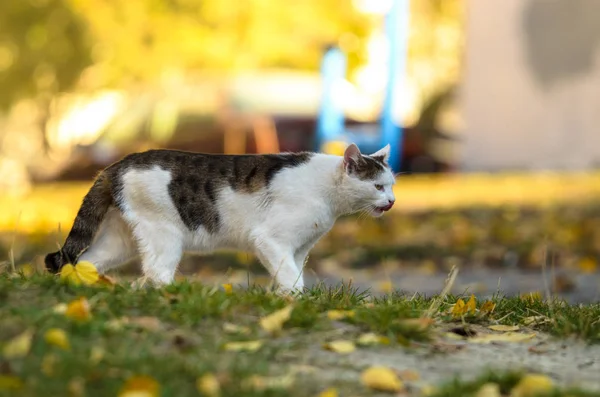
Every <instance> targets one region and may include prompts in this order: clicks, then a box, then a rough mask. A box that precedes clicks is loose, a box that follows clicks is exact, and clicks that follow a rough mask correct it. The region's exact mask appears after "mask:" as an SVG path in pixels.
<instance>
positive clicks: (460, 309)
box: [452, 299, 467, 317]
mask: <svg viewBox="0 0 600 397" xmlns="http://www.w3.org/2000/svg"><path fill="white" fill-rule="evenodd" d="M466 313H467V305H465V301H464V300H462V299H459V300H457V301H456V303H455V304H454V306H453V307H452V315H453V316H454V317H461V316H463V315H465V314H466Z"/></svg>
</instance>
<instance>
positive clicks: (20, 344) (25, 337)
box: [2, 329, 33, 359]
mask: <svg viewBox="0 0 600 397" xmlns="http://www.w3.org/2000/svg"><path fill="white" fill-rule="evenodd" d="M32 338H33V330H32V329H28V330H25V331H24V332H22V333H21V334H19V335H17V336H15V337H14V338H12V339H11V340H9V341H8V343H7V344H5V345H4V348H3V349H2V355H3V356H4V358H7V359H12V358H20V357H25V356H26V355H27V354H28V353H29V350H30V349H31V339H32Z"/></svg>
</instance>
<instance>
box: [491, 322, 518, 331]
mask: <svg viewBox="0 0 600 397" xmlns="http://www.w3.org/2000/svg"><path fill="white" fill-rule="evenodd" d="M488 328H489V329H491V330H492V331H500V332H510V331H518V330H519V326H518V325H502V324H498V325H490V326H488Z"/></svg>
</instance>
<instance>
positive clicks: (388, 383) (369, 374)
mask: <svg viewBox="0 0 600 397" xmlns="http://www.w3.org/2000/svg"><path fill="white" fill-rule="evenodd" d="M360 378H361V380H362V383H363V384H364V385H365V386H367V387H369V388H370V389H373V390H379V391H390V392H395V391H400V390H402V389H403V388H404V385H403V384H402V381H401V380H400V379H399V378H398V376H397V375H396V373H395V372H394V371H392V370H391V369H390V368H387V367H380V366H375V367H371V368H368V369H366V370H365V371H363V373H362V374H361V376H360Z"/></svg>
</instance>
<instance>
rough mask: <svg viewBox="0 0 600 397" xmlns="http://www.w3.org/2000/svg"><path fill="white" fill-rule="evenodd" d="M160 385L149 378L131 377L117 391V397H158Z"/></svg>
mask: <svg viewBox="0 0 600 397" xmlns="http://www.w3.org/2000/svg"><path fill="white" fill-rule="evenodd" d="M159 391H160V385H159V384H158V382H157V381H156V380H154V379H153V378H151V377H149V376H133V377H131V378H129V379H128V380H127V382H125V384H124V385H123V387H122V388H121V390H120V391H119V397H158V396H159Z"/></svg>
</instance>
